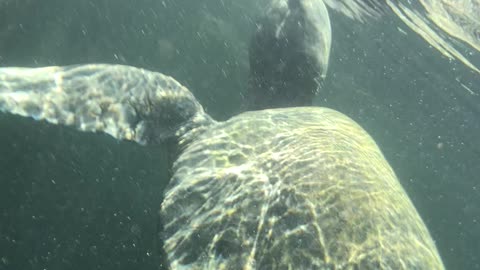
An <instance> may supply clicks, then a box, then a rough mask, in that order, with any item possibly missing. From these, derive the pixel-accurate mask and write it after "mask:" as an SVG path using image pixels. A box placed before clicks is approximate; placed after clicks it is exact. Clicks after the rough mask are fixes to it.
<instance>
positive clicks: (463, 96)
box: [0, 0, 480, 270]
mask: <svg viewBox="0 0 480 270" xmlns="http://www.w3.org/2000/svg"><path fill="white" fill-rule="evenodd" d="M261 10H262V2H256V1H253V0H248V1H247V0H244V1H235V0H223V1H222V0H201V1H200V0H196V1H193V0H164V1H162V0H136V1H127V0H95V1H87V0H82V1H78V0H75V1H74V0H42V1H38V0H0V66H2V67H6V66H29V67H33V66H45V65H70V64H83V63H94V62H97V63H98V62H103V63H118V64H128V65H132V66H137V67H142V68H147V69H150V70H154V71H159V72H162V73H165V74H168V75H170V76H173V77H174V78H176V79H177V80H178V81H179V82H181V83H182V84H184V85H186V86H187V87H188V88H189V89H190V90H191V91H192V92H193V93H194V94H195V96H196V97H197V98H198V99H199V101H200V103H201V104H202V105H203V106H204V108H205V110H206V111H207V112H208V113H209V114H210V115H212V116H213V117H214V118H216V119H218V120H223V119H227V118H229V117H231V116H232V115H235V114H237V113H239V112H240V105H241V103H242V99H243V94H244V92H245V91H244V90H245V88H246V82H247V75H248V42H249V38H250V35H251V34H252V32H253V30H254V27H255V24H254V23H255V20H256V18H257V17H258V16H259V13H260V12H261ZM330 16H331V17H330V18H331V22H332V38H333V40H332V52H331V55H330V65H329V71H328V74H327V78H326V80H325V82H324V83H323V87H322V90H321V91H320V93H319V94H318V96H317V99H316V101H315V105H318V106H325V107H330V108H334V109H336V110H338V111H341V112H343V113H345V114H347V115H348V116H350V117H351V118H353V119H354V120H356V121H357V122H358V123H359V124H360V125H362V126H363V127H364V128H365V129H366V130H367V131H368V132H369V133H370V134H371V135H372V137H373V138H374V139H375V140H376V141H377V143H378V144H379V146H380V148H381V149H382V151H383V153H384V154H385V156H386V158H387V160H388V161H389V162H390V164H391V165H392V167H393V169H394V170H395V172H396V173H397V175H398V177H399V179H400V181H401V184H402V185H403V187H404V188H405V189H406V191H407V193H408V194H409V196H410V198H411V199H412V201H413V202H414V204H415V206H416V207H417V209H418V211H419V213H420V214H421V216H422V218H423V219H424V221H425V223H426V224H427V226H428V228H429V230H430V232H431V234H432V237H433V238H434V239H435V241H436V244H437V247H438V249H439V252H440V254H441V256H442V259H443V261H444V263H445V266H446V268H447V269H472V270H474V269H480V255H479V254H480V74H478V73H476V72H475V71H472V70H471V69H469V68H468V67H465V66H464V65H463V64H462V63H459V62H457V61H452V60H449V59H448V58H446V57H444V56H442V55H441V54H440V53H439V52H438V51H436V50H434V49H432V48H431V46H429V45H428V44H427V43H426V42H425V41H424V40H423V39H422V38H421V37H419V36H418V35H417V34H416V33H414V32H413V31H411V30H410V29H409V28H408V27H406V26H405V25H404V24H403V22H402V21H400V20H399V19H398V18H396V17H395V16H393V15H392V16H388V15H387V16H386V17H385V18H383V19H382V20H372V21H370V22H366V23H363V24H362V23H359V22H356V21H352V20H351V19H349V18H347V17H345V16H343V15H341V14H338V13H335V12H332V11H330ZM462 48H463V49H464V51H462V53H464V54H465V55H468V57H469V59H470V60H471V62H472V63H476V64H477V66H478V64H479V63H480V53H479V52H477V51H474V50H471V49H469V48H468V47H462ZM167 158H168V157H167V155H166V153H165V149H163V148H162V147H160V146H159V147H151V146H148V147H142V146H139V145H136V144H134V143H130V142H119V141H116V140H114V139H113V138H111V137H109V136H107V135H101V134H90V133H88V134H85V133H80V132H76V131H74V130H72V129H71V128H65V127H59V126H53V125H48V124H46V123H44V122H34V121H33V120H31V119H26V118H22V117H18V116H13V115H8V114H3V113H0V184H1V185H0V210H1V212H0V269H132V268H134V269H166V268H165V267H163V268H162V261H163V259H164V257H163V254H162V253H161V246H160V245H161V243H160V242H159V240H158V224H159V220H158V215H157V213H158V209H159V206H160V203H161V200H162V196H161V194H162V191H163V189H164V187H165V186H166V184H167V183H168V180H169V178H168V177H169V168H168V167H167Z"/></svg>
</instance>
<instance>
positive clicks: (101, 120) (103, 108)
mask: <svg viewBox="0 0 480 270" xmlns="http://www.w3.org/2000/svg"><path fill="white" fill-rule="evenodd" d="M0 111H3V112H8V113H12V114H18V115H21V116H26V117H33V118H34V119H36V120H46V121H47V122H50V123H53V124H61V125H67V126H73V127H75V128H77V129H79V130H81V131H90V132H92V131H96V132H104V133H107V134H110V135H112V136H113V137H115V138H117V139H125V140H132V141H136V142H138V143H141V144H147V143H160V142H162V141H164V140H166V139H168V138H172V137H173V138H177V139H179V138H180V137H182V136H183V135H184V134H185V133H186V132H187V131H189V130H192V129H195V127H200V126H202V125H205V124H206V123H209V122H212V121H213V120H211V118H210V117H209V116H208V115H207V114H205V113H204V111H203V108H202V106H201V105H200V104H199V103H198V102H197V100H196V99H195V97H194V96H193V94H192V93H191V92H190V91H189V90H188V89H187V88H185V87H184V86H182V85H181V84H180V83H178V82H177V81H176V80H175V79H173V78H171V77H169V76H166V75H163V74H161V73H156V72H151V71H147V70H143V69H139V68H134V67H129V66H121V65H104V64H92V65H78V66H67V67H43V68H13V67H12V68H0Z"/></svg>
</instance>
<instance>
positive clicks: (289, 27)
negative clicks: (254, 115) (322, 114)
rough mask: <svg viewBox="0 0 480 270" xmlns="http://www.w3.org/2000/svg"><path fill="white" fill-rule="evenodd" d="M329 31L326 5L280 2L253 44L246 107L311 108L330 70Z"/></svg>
mask: <svg viewBox="0 0 480 270" xmlns="http://www.w3.org/2000/svg"><path fill="white" fill-rule="evenodd" d="M330 47H331V27H330V20H329V17H328V12H327V9H326V7H325V4H324V3H323V1H322V0H276V1H272V3H271V4H270V7H269V9H268V10H267V12H266V13H265V14H264V15H263V17H262V18H261V19H260V20H259V23H258V24H257V29H256V31H255V34H254V36H253V38H252V40H251V42H250V48H249V56H250V59H249V60H250V75H249V82H248V89H247V98H246V104H245V107H247V109H249V110H251V109H266V108H275V107H293V106H308V105H311V103H312V100H313V98H314V96H315V94H316V93H317V92H318V90H319V89H320V82H321V81H322V80H323V79H324V78H325V76H326V73H327V70H328V60H329V56H330Z"/></svg>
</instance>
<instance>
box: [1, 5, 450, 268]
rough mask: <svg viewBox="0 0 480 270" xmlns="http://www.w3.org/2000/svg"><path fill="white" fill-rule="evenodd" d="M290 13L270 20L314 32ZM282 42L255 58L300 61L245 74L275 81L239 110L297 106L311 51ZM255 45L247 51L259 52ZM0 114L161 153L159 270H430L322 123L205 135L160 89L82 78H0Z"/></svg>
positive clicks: (368, 165) (266, 119)
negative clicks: (162, 265) (165, 161)
mask: <svg viewBox="0 0 480 270" xmlns="http://www.w3.org/2000/svg"><path fill="white" fill-rule="evenodd" d="M289 2H290V3H289V4H292V3H294V1H289ZM298 3H300V5H291V6H290V5H289V6H288V7H289V10H288V12H286V13H277V14H280V16H290V15H291V14H294V10H293V9H294V8H300V9H299V12H300V13H299V14H300V15H302V14H303V15H302V16H303V17H302V16H301V17H298V18H304V20H305V21H303V24H302V25H308V23H312V22H314V20H312V19H311V18H309V17H308V16H307V17H305V15H306V14H307V13H306V12H305V10H306V9H305V4H308V3H310V4H311V3H314V2H313V1H311V0H302V1H300V2H297V3H296V4H298ZM290 8H292V10H290ZM292 12H293V13H292ZM302 12H303V13H302ZM282 14H283V15H282ZM270 18H272V17H270ZM275 18H276V19H278V17H275ZM305 18H306V19H305ZM276 19H275V20H276ZM274 22H275V23H274V24H272V25H274V26H275V27H272V28H267V29H270V30H269V31H267V32H265V33H267V34H271V35H273V34H272V33H275V35H276V34H278V33H280V32H281V31H284V29H294V31H297V34H298V31H299V29H300V31H303V32H301V33H305V34H312V33H308V32H307V28H298V27H296V26H295V27H294V26H292V25H290V24H292V23H293V24H298V23H299V21H298V20H283V19H280V20H276V21H274ZM267 23H269V21H268V18H267ZM277 23H279V24H277ZM285 23H286V24H285ZM260 30H261V29H260ZM263 30H264V29H263ZM270 31H275V32H270ZM285 31H287V30H285ZM287 32H288V31H287ZM259 33H261V31H259ZM284 34H285V36H290V34H292V33H284ZM313 34H315V33H313ZM317 34H318V33H317ZM290 37H291V36H290ZM294 37H295V38H299V39H300V40H303V41H302V42H297V41H298V40H296V42H286V43H284V44H285V45H286V46H287V48H284V49H282V50H272V52H273V53H272V54H269V56H268V57H273V56H274V55H275V54H279V55H280V56H282V55H283V53H284V52H288V51H289V50H293V51H295V50H296V49H302V50H303V52H304V54H300V57H303V56H305V58H304V60H305V61H290V62H289V61H278V62H277V61H271V62H268V61H266V62H265V61H257V62H255V61H253V62H251V64H252V65H253V70H257V71H262V69H265V68H272V70H277V71H279V72H278V73H268V72H266V73H261V72H260V73H255V72H252V73H251V78H250V80H251V82H255V81H256V82H257V84H255V83H253V84H252V83H251V87H252V88H251V89H249V93H250V94H251V95H253V96H256V97H255V98H253V101H254V102H253V105H252V107H262V106H266V107H280V106H291V105H298V104H302V103H304V102H308V100H307V99H305V98H304V97H303V95H305V93H307V94H309V93H310V91H311V90H312V88H309V87H313V85H314V84H312V83H311V82H312V81H311V80H313V79H314V77H316V76H318V75H321V74H322V70H320V69H318V68H319V67H321V65H317V64H318V63H321V61H320V60H319V59H317V58H316V57H318V54H310V52H311V51H309V50H308V49H307V48H309V47H307V46H310V45H311V44H310V43H309V42H311V40H320V39H321V37H320V36H317V37H316V38H317V39H311V38H310V37H309V38H308V39H307V38H306V35H294ZM257 38H262V36H260V37H256V38H254V41H253V42H254V43H253V44H254V45H252V48H254V46H255V44H257V45H258V44H267V45H268V44H271V43H269V42H266V43H261V42H260V43H255V42H256V41H255V40H256V39H257ZM267 40H268V39H267ZM285 40H288V39H285ZM257 41H258V40H257ZM288 46H290V47H288ZM260 47H261V46H260ZM253 50H255V49H253ZM265 51H268V50H265ZM295 52H296V53H297V52H298V51H295ZM263 56H265V55H262V57H263ZM265 57H267V56H265ZM280 58H281V57H280ZM265 59H268V58H265ZM262 63H267V64H266V65H265V66H263V67H262V68H259V69H255V68H257V66H256V65H260V64H262ZM268 63H274V64H273V66H272V65H270V64H268ZM312 63H314V64H312ZM315 63H317V64H315ZM284 64H287V65H284ZM304 68H307V69H308V70H310V71H312V70H313V71H312V72H311V73H307V74H309V75H308V76H307V77H306V78H305V79H307V80H310V81H308V82H307V83H306V88H307V90H306V92H302V91H303V90H304V89H303V88H301V87H297V85H294V84H293V83H292V82H295V83H299V84H301V83H303V82H302V81H301V80H300V79H302V78H303V77H302V76H304V73H302V74H301V73H298V74H297V75H299V77H296V76H292V77H287V78H286V79H285V84H281V83H280V84H279V82H278V80H281V76H279V75H278V74H284V75H288V74H286V73H282V72H281V71H283V70H284V69H286V70H297V71H305V69H304ZM315 68H317V69H316V71H315ZM265 74H267V75H265ZM269 75H271V76H269ZM259 82H261V83H259ZM284 85H290V86H295V87H294V90H295V91H292V92H288V91H287V92H284V91H283V90H285V89H286V88H283V87H284ZM259 86H261V87H259ZM262 87H263V88H262ZM265 92H267V94H265ZM285 95H287V96H285ZM298 95H300V96H302V97H301V98H298V99H296V98H297V97H298ZM279 96H280V97H279ZM262 98H267V100H270V101H269V102H265V103H266V104H263V103H262V102H264V101H262V100H261V99H262ZM285 98H288V99H289V100H293V101H294V102H292V103H288V102H285V101H284V99H285ZM0 111H4V112H8V113H12V114H18V115H22V116H28V117H33V118H34V119H37V120H41V119H43V120H46V121H48V122H50V123H53V124H62V125H67V126H73V127H75V128H77V129H79V130H81V131H95V132H104V133H107V134H110V135H112V136H113V137H114V138H116V139H121V140H131V141H135V142H138V143H140V144H147V145H152V144H160V143H168V145H169V146H171V147H170V148H171V150H172V155H173V156H174V157H175V158H174V161H173V164H172V177H171V180H170V183H169V185H168V187H167V189H166V191H165V194H164V201H163V203H162V205H161V210H160V215H161V219H162V222H163V226H164V230H163V237H164V251H165V253H166V254H167V257H168V263H169V267H170V269H245V270H248V269H331V270H333V269H345V270H346V269H429V270H431V269H439V270H441V269H444V266H443V264H442V261H441V259H440V256H439V254H438V252H437V249H436V247H435V244H434V242H433V240H432V238H431V236H430V234H429V232H428V230H427V228H426V226H425V224H424V223H423V221H422V219H421V218H420V216H419V214H418V213H417V211H416V209H415V207H414V206H413V204H412V203H411V201H410V199H409V198H408V196H407V194H406V192H405V191H404V190H403V188H402V186H401V185H400V183H399V181H398V180H397V178H396V176H395V174H394V172H393V170H392V169H391V167H390V165H389V164H388V162H387V161H386V160H385V158H384V157H383V155H382V153H381V151H380V149H379V148H378V146H377V145H376V143H375V141H374V140H373V139H372V138H371V137H370V136H369V135H368V134H367V132H366V131H364V130H363V129H362V128H361V127H360V126H359V125H358V124H356V123H355V122H354V121H353V120H352V119H350V118H348V117H347V116H345V115H343V114H341V113H340V112H337V111H335V110H332V109H328V108H320V107H290V108H275V109H265V110H259V111H248V112H244V113H241V114H239V115H237V116H234V117H232V118H230V119H229V120H226V121H224V122H218V121H215V120H213V119H212V118H211V117H210V116H209V115H208V114H206V113H205V112H204V110H203V108H202V106H201V105H200V103H199V102H198V101H197V100H196V99H195V97H194V96H193V94H192V93H191V92H190V91H189V90H188V89H187V88H185V87H184V86H182V85H181V84H180V83H178V82H177V81H176V80H175V79H173V78H171V77H169V76H166V75H163V74H161V73H157V72H152V71H147V70H144V69H139V68H135V67H130V66H122V65H106V64H90V65H79V66H69V67H44V68H0Z"/></svg>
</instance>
